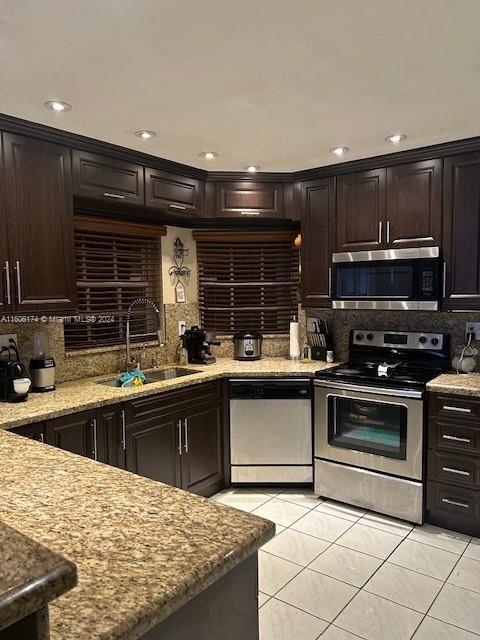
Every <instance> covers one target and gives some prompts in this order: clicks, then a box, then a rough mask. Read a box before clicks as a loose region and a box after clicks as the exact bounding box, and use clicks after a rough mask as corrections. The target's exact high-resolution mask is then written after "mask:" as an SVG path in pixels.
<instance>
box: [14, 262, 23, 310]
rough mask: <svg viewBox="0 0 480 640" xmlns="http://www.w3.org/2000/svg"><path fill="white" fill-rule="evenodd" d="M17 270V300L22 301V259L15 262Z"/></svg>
mask: <svg viewBox="0 0 480 640" xmlns="http://www.w3.org/2000/svg"><path fill="white" fill-rule="evenodd" d="M15 271H16V272H17V302H18V303H19V304H21V303H22V275H21V273H20V260H17V261H16V263H15Z"/></svg>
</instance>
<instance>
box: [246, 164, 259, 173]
mask: <svg viewBox="0 0 480 640" xmlns="http://www.w3.org/2000/svg"><path fill="white" fill-rule="evenodd" d="M244 169H245V171H248V173H256V172H257V171H260V167H259V166H258V165H255V164H249V165H248V166H247V167H244Z"/></svg>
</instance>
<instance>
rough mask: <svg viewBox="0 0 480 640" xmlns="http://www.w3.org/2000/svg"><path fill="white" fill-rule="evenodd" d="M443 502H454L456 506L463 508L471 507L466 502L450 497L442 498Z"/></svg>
mask: <svg viewBox="0 0 480 640" xmlns="http://www.w3.org/2000/svg"><path fill="white" fill-rule="evenodd" d="M442 502H444V503H445V504H453V506H454V507H462V508H463V509H470V505H469V504H467V503H466V502H457V500H450V498H442Z"/></svg>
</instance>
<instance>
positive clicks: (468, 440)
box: [442, 433, 471, 444]
mask: <svg viewBox="0 0 480 640" xmlns="http://www.w3.org/2000/svg"><path fill="white" fill-rule="evenodd" d="M442 438H443V439H444V440H453V441H454V442H466V443H467V444H470V443H471V440H470V438H459V437H458V436H450V435H448V433H444V434H443V435H442Z"/></svg>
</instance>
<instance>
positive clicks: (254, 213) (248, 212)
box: [240, 211, 260, 216]
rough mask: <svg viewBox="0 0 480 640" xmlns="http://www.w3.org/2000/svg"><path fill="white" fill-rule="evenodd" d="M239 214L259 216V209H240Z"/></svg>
mask: <svg viewBox="0 0 480 640" xmlns="http://www.w3.org/2000/svg"><path fill="white" fill-rule="evenodd" d="M240 215H241V216H259V215H260V211H240Z"/></svg>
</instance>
